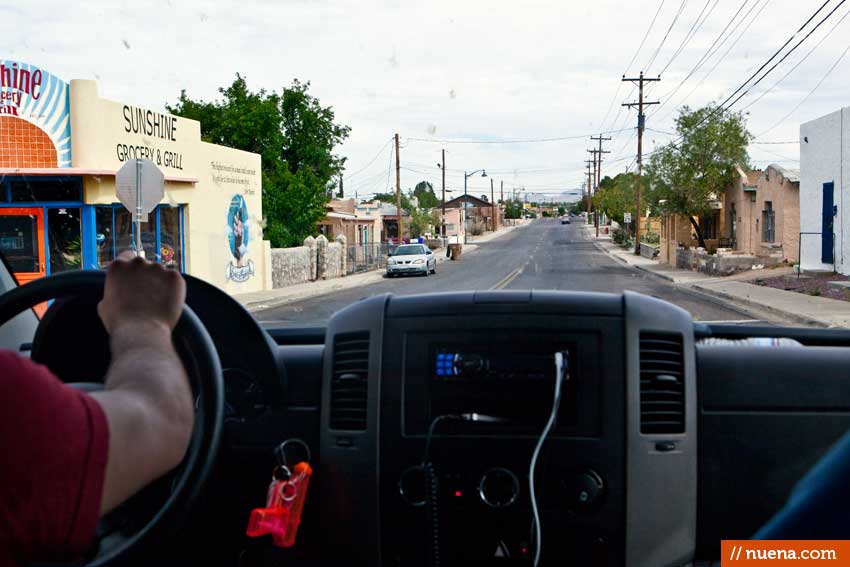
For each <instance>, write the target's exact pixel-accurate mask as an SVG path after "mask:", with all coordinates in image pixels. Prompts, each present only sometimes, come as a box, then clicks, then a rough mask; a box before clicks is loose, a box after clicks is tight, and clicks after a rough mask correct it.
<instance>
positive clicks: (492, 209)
mask: <svg viewBox="0 0 850 567" xmlns="http://www.w3.org/2000/svg"><path fill="white" fill-rule="evenodd" d="M495 205H496V200H495V199H494V198H493V178H492V177H491V178H490V216H491V217H493V231H496V230H499V227H498V224H497V223H498V222H499V219H497V218H496V209H495Z"/></svg>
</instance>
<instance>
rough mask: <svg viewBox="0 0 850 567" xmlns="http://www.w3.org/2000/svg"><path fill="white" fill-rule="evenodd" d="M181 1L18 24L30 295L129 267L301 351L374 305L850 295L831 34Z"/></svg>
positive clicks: (661, 11)
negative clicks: (582, 297) (302, 336)
mask: <svg viewBox="0 0 850 567" xmlns="http://www.w3.org/2000/svg"><path fill="white" fill-rule="evenodd" d="M173 4H174V6H171V7H169V13H170V16H169V17H167V18H163V17H162V14H161V13H157V12H148V11H145V10H141V9H138V10H136V9H130V8H121V9H117V8H111V7H109V6H107V5H104V6H103V7H102V8H100V9H99V10H98V11H89V12H84V13H80V14H77V16H76V17H75V18H73V19H57V18H55V17H53V16H47V17H48V18H49V19H50V22H51V23H50V27H49V36H50V37H51V38H53V39H52V40H51V41H50V42H47V43H43V44H38V45H36V44H33V43H32V42H31V41H28V39H29V38H30V37H31V36H32V33H33V31H34V30H42V31H45V28H44V27H43V26H44V21H43V18H44V17H45V16H44V14H43V13H42V11H38V10H29V9H25V8H21V11H20V13H19V14H17V15H16V16H15V22H16V23H15V24H14V25H11V23H10V22H9V21H7V29H6V35H5V36H4V37H7V38H9V42H8V43H9V45H15V46H16V48H15V50H14V52H11V51H10V52H8V53H7V54H6V57H7V58H6V59H0V181H2V185H0V253H2V254H3V256H4V257H5V258H6V260H7V262H8V264H9V265H10V266H11V267H12V269H13V270H14V272H15V275H16V278H17V280H18V281H19V282H21V283H26V282H29V281H33V280H34V279H37V278H40V277H44V276H47V275H50V274H56V273H60V272H63V271H67V270H76V269H102V268H104V267H105V266H106V265H107V264H108V263H109V262H110V261H111V260H112V259H113V258H115V257H116V256H117V255H118V254H119V253H120V252H121V251H123V250H139V251H141V252H143V253H144V254H145V256H146V257H147V258H149V259H151V260H154V261H157V262H161V263H163V264H165V265H167V266H169V267H171V268H173V269H177V270H181V271H183V272H185V273H188V274H191V275H193V276H196V277H198V278H201V279H203V280H205V281H208V282H210V283H211V284H213V285H215V286H217V287H218V288H220V289H222V290H224V291H226V292H227V293H228V294H230V295H231V296H233V297H234V298H236V299H237V300H238V301H240V302H241V303H243V304H244V305H246V306H249V307H250V309H251V310H252V313H253V314H254V316H255V317H256V318H257V319H259V320H260V321H264V322H269V324H270V325H278V326H290V327H299V326H311V325H324V324H326V323H327V320H328V318H329V317H330V316H331V314H332V313H334V312H335V311H337V310H339V309H341V308H343V307H345V306H346V305H348V304H350V303H352V302H354V301H356V300H358V299H360V298H363V297H366V296H370V295H376V294H382V293H393V294H413V293H430V292H435V291H440V292H445V291H468V290H519V289H533V290H564V291H592V292H610V293H622V292H624V291H634V292H638V293H642V294H647V295H651V296H654V297H657V298H660V299H663V300H666V301H669V302H672V303H674V304H676V305H678V306H680V307H682V308H684V309H685V310H687V311H688V312H689V313H690V314H691V315H692V316H693V317H694V319H696V320H699V321H715V322H730V323H735V324H739V323H740V324H753V323H757V324H766V323H767V324H784V323H787V322H789V321H796V322H797V323H798V324H799V322H801V321H803V322H805V321H809V322H811V323H812V324H814V322H815V321H816V320H817V316H816V313H815V311H816V310H815V311H811V310H813V309H814V308H807V307H806V305H805V304H806V303H807V302H808V303H809V304H812V303H813V302H815V303H817V304H818V305H820V306H821V308H820V312H829V311H834V310H835V309H837V308H834V306H833V304H829V303H826V304H823V303H821V302H823V301H826V300H831V301H834V302H836V305H838V306H839V307H840V309H844V308H845V306H846V304H847V303H848V299H850V294H848V293H847V286H848V285H850V283H848V282H847V279H848V277H847V275H848V274H850V249H848V254H846V255H845V254H844V253H843V252H844V250H843V245H844V244H845V243H850V239H847V238H845V236H844V232H843V231H844V228H843V227H845V226H848V224H850V217H848V218H845V215H850V212H847V211H846V210H844V209H843V208H842V207H841V206H840V204H841V203H842V202H843V198H842V195H843V193H842V192H843V191H844V188H843V186H842V185H841V184H834V183H833V180H834V179H841V178H842V173H841V172H842V171H843V159H844V157H842V156H843V154H840V152H838V149H840V148H839V146H836V145H835V144H836V143H833V141H830V140H836V139H842V136H843V132H844V129H848V132H847V133H848V134H850V126H848V125H846V124H850V121H843V120H841V119H840V116H839V115H838V114H837V111H839V109H840V108H841V105H842V104H845V103H846V88H845V87H846V86H847V81H846V73H842V72H841V71H842V69H844V70H846V68H842V69H836V67H838V66H841V65H844V66H845V67H846V65H847V62H846V60H845V58H844V55H845V53H846V52H845V47H846V46H844V45H843V44H842V41H843V40H842V39H841V38H842V37H843V35H842V34H840V33H833V30H834V29H836V28H837V26H839V23H840V22H843V21H844V20H843V16H844V15H845V14H844V11H842V10H838V11H837V12H834V11H829V10H824V11H823V12H822V13H820V14H818V17H817V18H815V19H814V20H811V19H810V16H811V13H810V12H812V9H810V8H811V7H810V6H809V5H808V4H807V3H794V2H781V3H780V4H781V6H780V5H776V6H774V5H768V6H764V5H762V6H761V7H760V9H751V8H750V7H747V9H746V10H743V11H740V13H739V12H736V9H737V6H726V5H724V4H723V3H721V4H720V5H718V6H717V7H716V8H717V9H716V10H715V9H714V7H712V8H711V9H710V10H706V9H705V8H703V7H702V5H703V4H704V3H702V2H700V3H699V4H694V3H688V2H683V3H681V7H680V6H679V3H677V5H676V6H675V7H671V6H669V5H667V4H664V3H663V2H661V3H660V2H652V3H649V2H637V3H630V4H629V3H627V4H624V3H622V2H614V1H613V0H605V1H603V2H601V3H598V4H597V5H595V7H594V9H593V10H590V11H583V10H577V9H576V8H575V6H574V5H573V3H570V2H555V1H551V2H538V3H535V4H534V6H533V8H531V7H529V8H528V9H526V8H525V7H523V8H522V9H520V8H519V7H518V6H517V5H515V4H510V3H508V4H504V5H499V6H493V5H490V4H481V3H471V4H468V5H467V4H464V5H463V6H457V5H451V6H448V5H447V6H446V7H447V8H450V9H446V10H442V9H434V10H422V9H420V8H419V7H417V5H416V3H401V4H399V5H398V6H394V7H393V8H392V10H388V11H386V12H383V11H381V13H383V16H382V18H383V19H381V20H380V21H377V20H375V19H374V17H373V16H374V13H377V12H376V11H374V10H362V9H361V8H360V7H358V6H356V5H353V4H350V3H345V2H338V1H336V0H329V1H327V2H321V3H319V4H318V5H317V6H315V12H314V11H313V9H312V5H311V9H309V10H308V9H306V4H305V5H301V4H298V3H295V4H293V3H249V4H248V5H247V6H246V7H245V8H244V9H240V11H239V15H238V18H237V19H236V20H234V15H233V13H231V11H230V10H227V9H225V8H219V7H217V6H213V5H211V4H210V5H208V4H201V3H198V2H192V1H189V2H185V3H177V2H175V3H173ZM659 4H660V5H659ZM674 8H675V9H674ZM128 10H129V11H128ZM48 12H49V11H48ZM653 16H654V17H653ZM824 18H826V19H825V20H824ZM821 20H824V21H823V25H820V23H821ZM798 21H799V22H806V21H809V22H810V23H809V24H807V25H808V26H810V27H811V28H812V29H811V30H809V28H807V30H808V31H812V32H813V33H812V34H811V35H806V34H804V33H802V32H801V33H800V34H799V38H795V40H794V41H793V42H791V43H787V42H786V40H787V37H786V36H787V35H788V34H787V33H786V31H787V30H786V28H787V25H786V24H787V23H788V22H798ZM270 22H274V25H271V24H270ZM413 22H416V24H415V26H416V27H417V28H418V29H428V30H430V32H429V34H430V35H428V34H426V36H427V37H426V36H422V37H420V35H421V34H417V33H413V34H412V35H411V28H410V25H411V23H413ZM729 22H733V23H734V25H728V23H729ZM567 23H568V24H569V25H568V28H569V30H570V33H564V31H565V29H567V28H566V27H565V26H567ZM816 25H817V26H818V27H815V26H816ZM842 25H846V24H842ZM605 28H607V29H608V33H607V34H606V33H603V35H602V36H600V35H599V30H600V29H603V31H604V29H605ZM151 29H156V30H157V33H156V34H155V35H156V37H167V38H169V40H168V41H166V42H159V41H154V40H153V36H151V35H150V30H151ZM272 29H273V32H272ZM104 30H110V33H109V35H108V37H104V36H103V31H104ZM258 30H260V31H258ZM497 30H498V36H499V37H501V38H503V40H501V41H498V40H495V39H493V37H494V36H493V34H494V33H497ZM808 31H806V33H808ZM364 32H365V33H364ZM45 33H46V32H45ZM258 33H259V34H260V35H259V36H258V35H257V34H258ZM603 36H604V37H605V39H604V49H602V48H601V47H600V49H595V48H593V47H592V46H594V45H601V44H600V43H599V42H600V37H603ZM224 38H227V39H226V41H225V39H224ZM411 38H415V39H413V40H411ZM486 38H490V39H493V41H490V40H487V41H484V40H485V39H486ZM225 45H227V46H229V47H228V49H227V50H226V52H225V51H222V52H221V53H220V54H218V55H216V56H213V57H211V56H210V51H209V50H210V49H212V48H218V49H225V48H224V46H225ZM777 50H779V51H777ZM83 61H84V62H85V64H84V65H83V64H82V62H83ZM833 71H834V72H833ZM836 116H839V118H838V119H836V118H835V117H836ZM842 116H843V115H842ZM72 126H73V128H72ZM836 152H838V153H836ZM833 154H834V155H835V156H838V157H836V158H835V159H834V160H832V159H830V160H825V159H821V157H820V156H826V155H830V156H832V155H833ZM849 159H850V158H849ZM136 160H141V162H142V163H145V164H150V168H148V166H147V165H146V166H145V168H146V169H144V170H139V171H141V172H142V173H141V178H140V181H139V183H140V185H139V187H141V193H142V197H141V199H140V200H139V204H141V205H142V208H143V211H144V214H143V215H142V218H141V221H142V222H140V223H139V234H138V235H137V234H136V233H135V232H134V226H135V224H134V220H135V219H134V211H135V207H136V205H137V200H136V197H137V195H138V193H139V191H137V190H136V187H135V184H136V181H137V177H136V163H137V161H136ZM848 165H850V164H848ZM140 167H141V166H140ZM807 180H808V181H807ZM567 221H569V222H567ZM848 245H850V244H848ZM426 246H427V248H428V249H430V250H432V251H433V254H429V255H428V258H427V259H426V264H427V266H426V267H423V266H421V265H417V266H416V270H414V269H413V267H411V268H410V271H409V272H402V271H397V272H396V273H389V272H388V265H389V258H390V257H392V256H407V255H412V254H424V253H426V249H425V247H426ZM318 257H321V258H325V259H326V260H327V261H322V262H318V263H317V262H316V261H315V259H316V258H318ZM845 259H847V260H848V263H847V264H846V265H845V263H844V260H845ZM426 268H427V269H426ZM425 272H427V273H428V276H429V277H419V276H423V273H425ZM396 276H398V277H396ZM777 294H780V295H777ZM258 297H273V298H274V301H273V303H275V304H276V305H277V306H276V307H269V306H268V305H269V303H272V302H265V303H263V302H259V301H258V300H257V298H258ZM777 298H784V299H781V300H780V299H777ZM258 304H262V305H264V306H265V307H264V308H259V307H257V305H258ZM777 305H789V306H790V307H788V308H787V309H785V311H783V312H781V313H780V312H778V311H777V310H776V309H777V308H776V306H777ZM831 306H833V307H831ZM806 309H810V311H811V312H807V311H806ZM827 323H829V322H827Z"/></svg>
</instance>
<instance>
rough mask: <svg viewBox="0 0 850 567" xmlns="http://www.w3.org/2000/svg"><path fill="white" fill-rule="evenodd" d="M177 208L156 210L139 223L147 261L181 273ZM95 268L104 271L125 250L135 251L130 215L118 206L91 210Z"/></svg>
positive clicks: (163, 207) (180, 221) (179, 208)
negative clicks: (93, 217)
mask: <svg viewBox="0 0 850 567" xmlns="http://www.w3.org/2000/svg"><path fill="white" fill-rule="evenodd" d="M182 218H183V215H182V214H181V207H170V206H168V205H160V206H158V207H157V208H156V209H155V210H154V211H153V212H152V213H150V214H149V215H148V219H147V221H148V222H145V223H142V248H143V249H144V251H145V257H146V258H147V259H148V260H152V261H156V262H159V263H161V264H163V265H165V266H168V267H170V268H176V269H178V270H182V269H183V226H182ZM95 234H96V245H97V264H98V267H100V268H105V267H106V266H107V264H109V262H111V261H112V260H113V259H114V258H115V257H116V256H117V255H119V254H120V253H121V252H124V251H125V250H135V248H136V246H135V242H134V239H133V219H132V215H131V214H130V213H129V211H127V209H125V208H124V207H123V206H121V205H107V206H98V207H95Z"/></svg>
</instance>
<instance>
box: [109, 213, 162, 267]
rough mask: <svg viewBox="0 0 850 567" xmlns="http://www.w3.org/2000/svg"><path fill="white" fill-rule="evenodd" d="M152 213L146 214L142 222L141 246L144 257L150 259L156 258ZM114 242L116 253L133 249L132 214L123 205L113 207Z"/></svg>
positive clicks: (134, 247)
mask: <svg viewBox="0 0 850 567" xmlns="http://www.w3.org/2000/svg"><path fill="white" fill-rule="evenodd" d="M153 216H154V215H152V214H151V215H147V217H148V218H147V221H148V222H143V223H142V248H143V249H144V251H145V258H147V259H148V260H151V261H156V260H158V258H157V253H156V223H155V222H153V221H154V218H153ZM115 243H116V245H117V248H118V254H120V253H121V252H124V251H125V250H135V249H136V243H135V237H134V235H133V215H131V214H130V211H128V210H127V209H125V208H124V207H119V208H116V209H115Z"/></svg>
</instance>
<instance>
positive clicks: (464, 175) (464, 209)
mask: <svg viewBox="0 0 850 567" xmlns="http://www.w3.org/2000/svg"><path fill="white" fill-rule="evenodd" d="M476 173H480V174H481V177H487V172H486V171H484V170H483V169H476V170H475V171H471V172H469V173H467V172H465V171H464V172H463V243H464V244H466V208H467V207H468V206H469V202H468V201H467V195H466V180H467V179H469V178H470V177H472V176H473V175H475V174H476Z"/></svg>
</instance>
